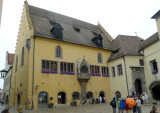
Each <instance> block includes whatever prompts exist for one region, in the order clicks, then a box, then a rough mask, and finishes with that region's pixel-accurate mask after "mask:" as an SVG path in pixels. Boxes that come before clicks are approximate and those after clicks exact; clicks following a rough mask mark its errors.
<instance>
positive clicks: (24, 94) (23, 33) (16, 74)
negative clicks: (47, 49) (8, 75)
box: [10, 7, 33, 106]
mask: <svg viewBox="0 0 160 113" xmlns="http://www.w3.org/2000/svg"><path fill="white" fill-rule="evenodd" d="M31 36H33V30H31V29H30V28H29V24H28V20H27V15H26V8H25V7H24V9H23V13H22V19H21V24H20V29H19V33H18V39H17V44H16V51H15V58H14V63H13V71H12V76H13V77H12V83H13V84H14V85H12V86H13V87H14V91H13V90H12V91H11V94H13V95H14V97H12V99H11V100H13V102H11V103H10V104H13V105H14V106H16V105H17V95H18V94H20V96H21V99H20V103H21V105H22V106H24V105H25V101H26V99H27V98H28V93H29V91H30V90H28V81H29V76H28V75H29V61H30V60H29V58H30V54H31V51H32V50H30V51H29V50H28V49H27V48H26V39H29V38H31ZM31 43H32V42H31ZM23 47H24V65H23V66H21V55H22V48H23ZM17 55H18V67H17V71H15V65H16V56H17ZM21 83H22V87H21V86H20V84H21Z"/></svg>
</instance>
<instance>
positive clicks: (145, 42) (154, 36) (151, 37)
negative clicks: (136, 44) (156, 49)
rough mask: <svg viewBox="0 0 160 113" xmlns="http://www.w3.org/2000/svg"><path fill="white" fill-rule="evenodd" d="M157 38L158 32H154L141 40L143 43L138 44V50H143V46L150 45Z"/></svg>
mask: <svg viewBox="0 0 160 113" xmlns="http://www.w3.org/2000/svg"><path fill="white" fill-rule="evenodd" d="M158 40H159V35H158V32H156V33H155V34H153V35H152V36H150V37H149V38H147V39H146V40H145V41H143V43H142V44H141V46H140V49H139V51H140V50H143V49H144V48H146V47H148V46H150V45H151V44H153V43H155V42H156V41H158Z"/></svg>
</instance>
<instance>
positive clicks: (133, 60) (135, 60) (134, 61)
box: [124, 56, 144, 95]
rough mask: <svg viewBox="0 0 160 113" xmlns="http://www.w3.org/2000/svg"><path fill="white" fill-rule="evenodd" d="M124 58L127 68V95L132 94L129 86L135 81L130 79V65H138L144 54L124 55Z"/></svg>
mask: <svg viewBox="0 0 160 113" xmlns="http://www.w3.org/2000/svg"><path fill="white" fill-rule="evenodd" d="M124 58H125V60H126V70H127V79H128V88H129V95H131V94H132V92H131V88H132V86H133V85H134V84H133V82H135V81H132V75H131V68H130V66H140V63H139V60H140V59H143V58H144V56H125V57H124Z"/></svg>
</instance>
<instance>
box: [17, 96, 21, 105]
mask: <svg viewBox="0 0 160 113" xmlns="http://www.w3.org/2000/svg"><path fill="white" fill-rule="evenodd" d="M20 104H21V96H20V94H18V95H17V106H20Z"/></svg>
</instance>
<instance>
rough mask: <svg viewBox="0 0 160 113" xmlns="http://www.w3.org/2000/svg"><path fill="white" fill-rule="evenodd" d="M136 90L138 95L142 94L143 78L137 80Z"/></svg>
mask: <svg viewBox="0 0 160 113" xmlns="http://www.w3.org/2000/svg"><path fill="white" fill-rule="evenodd" d="M135 91H136V94H137V95H141V93H142V84H141V80H139V79H136V80H135Z"/></svg>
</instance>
